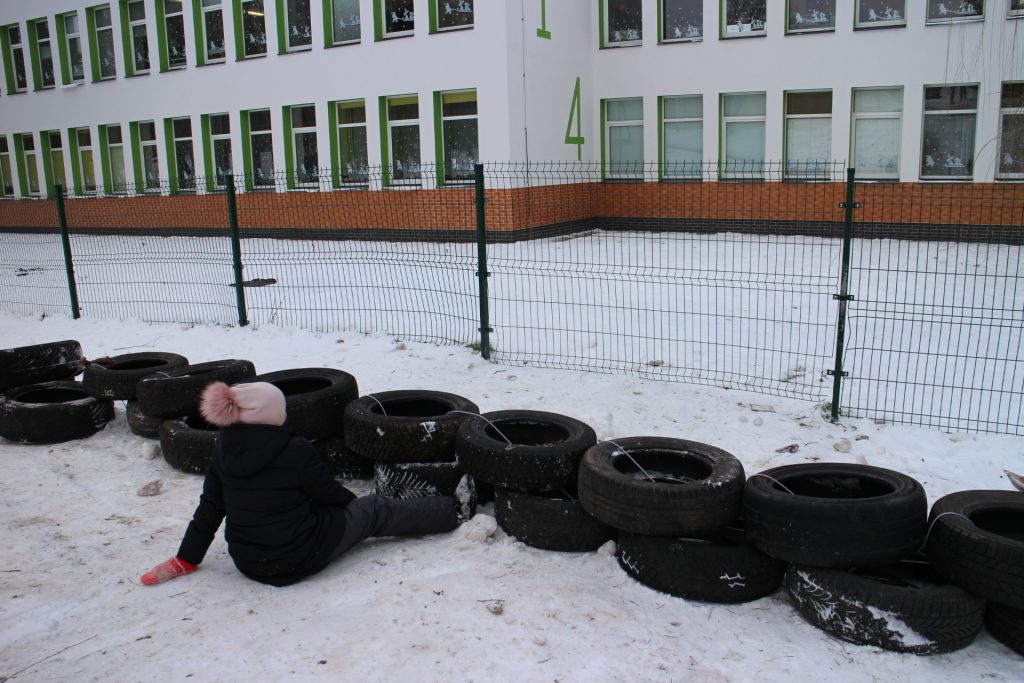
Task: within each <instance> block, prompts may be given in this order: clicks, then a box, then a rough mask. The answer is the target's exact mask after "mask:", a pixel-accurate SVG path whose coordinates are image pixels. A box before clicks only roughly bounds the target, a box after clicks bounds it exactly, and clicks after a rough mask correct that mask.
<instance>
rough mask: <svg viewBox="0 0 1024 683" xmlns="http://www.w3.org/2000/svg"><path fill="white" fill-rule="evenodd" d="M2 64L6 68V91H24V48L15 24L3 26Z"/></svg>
mask: <svg viewBox="0 0 1024 683" xmlns="http://www.w3.org/2000/svg"><path fill="white" fill-rule="evenodd" d="M0 30H2V31H3V38H4V41H3V42H4V43H5V44H4V66H5V68H6V70H7V91H8V92H11V93H16V92H25V90H27V89H28V80H27V78H26V75H25V48H24V46H23V45H22V44H21V27H19V26H18V25H17V24H11V25H10V26H4V27H3V28H2V29H0Z"/></svg>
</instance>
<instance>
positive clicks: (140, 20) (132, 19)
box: [127, 0, 149, 75]
mask: <svg viewBox="0 0 1024 683" xmlns="http://www.w3.org/2000/svg"><path fill="white" fill-rule="evenodd" d="M127 11H128V36H127V40H128V42H129V44H130V45H131V55H132V58H131V61H130V62H129V63H128V66H129V69H128V73H129V75H134V74H146V73H149V36H148V35H147V33H146V3H145V2H143V0H130V1H129V2H128V3H127Z"/></svg>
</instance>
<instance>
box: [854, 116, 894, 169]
mask: <svg viewBox="0 0 1024 683" xmlns="http://www.w3.org/2000/svg"><path fill="white" fill-rule="evenodd" d="M853 154H854V160H855V163H854V166H855V168H856V169H857V172H858V173H872V174H885V175H896V174H897V173H898V172H899V162H900V121H899V119H859V120H857V121H855V122H854V150H853Z"/></svg>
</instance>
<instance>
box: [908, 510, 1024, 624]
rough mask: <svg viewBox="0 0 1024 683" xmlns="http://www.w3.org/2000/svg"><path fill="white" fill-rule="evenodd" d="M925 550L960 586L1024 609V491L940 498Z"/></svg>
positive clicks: (1004, 603)
mask: <svg viewBox="0 0 1024 683" xmlns="http://www.w3.org/2000/svg"><path fill="white" fill-rule="evenodd" d="M925 551H926V552H927V553H928V558H929V559H930V560H931V562H932V565H933V566H934V567H935V571H937V572H938V573H940V574H942V575H943V576H945V577H946V578H948V579H949V580H950V581H952V582H953V583H955V584H957V585H958V586H961V587H963V588H966V589H967V590H969V591H971V592H972V593H976V594H978V595H981V596H983V597H985V598H988V599H989V600H992V601H993V602H998V603H999V604H1001V605H1006V606H1007V607H1014V608H1016V609H1024V495H1021V494H1020V493H1018V492H1016V491H959V492H957V493H950V494H949V495H946V496H943V497H942V498H939V499H938V500H937V501H935V504H934V505H932V511H931V529H930V531H929V532H928V545H927V547H926V548H925Z"/></svg>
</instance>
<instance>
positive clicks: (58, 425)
mask: <svg viewBox="0 0 1024 683" xmlns="http://www.w3.org/2000/svg"><path fill="white" fill-rule="evenodd" d="M112 419H114V403H113V401H110V400H107V399H99V398H96V397H94V396H92V395H91V394H90V393H89V392H88V391H86V390H85V389H84V388H83V387H82V385H81V384H79V383H78V382H68V381H55V382H40V383H38V384H29V385H27V386H22V387H14V388H11V389H8V390H7V391H6V392H4V395H3V398H2V399H0V436H2V437H3V438H5V439H8V440H10V441H17V442H20V443H61V442H64V441H71V440H73V439H84V438H85V437H87V436H92V435H93V434H95V433H96V432H98V431H100V430H101V429H103V428H104V427H105V426H106V425H107V423H108V422H110V421H111V420H112Z"/></svg>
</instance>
